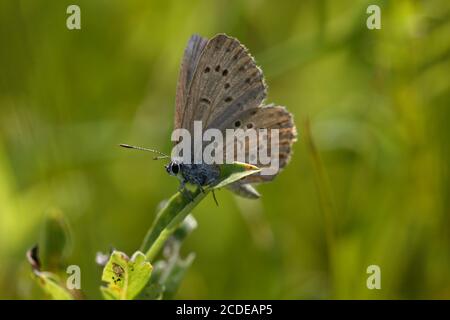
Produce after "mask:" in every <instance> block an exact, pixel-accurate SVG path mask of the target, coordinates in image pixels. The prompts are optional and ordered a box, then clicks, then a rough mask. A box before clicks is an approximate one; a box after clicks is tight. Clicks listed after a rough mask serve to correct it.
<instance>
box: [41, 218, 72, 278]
mask: <svg viewBox="0 0 450 320" xmlns="http://www.w3.org/2000/svg"><path fill="white" fill-rule="evenodd" d="M41 249H42V250H41V259H42V263H43V266H44V269H45V270H50V271H61V270H62V269H63V265H64V261H65V259H66V257H67V256H68V254H69V252H70V249H71V233H70V229H69V226H68V224H67V221H66V220H65V217H64V215H63V214H62V212H61V211H59V210H56V209H52V210H50V211H48V212H47V213H46V217H45V222H44V229H43V234H42V246H41Z"/></svg>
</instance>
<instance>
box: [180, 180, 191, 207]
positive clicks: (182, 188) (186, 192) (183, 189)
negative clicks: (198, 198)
mask: <svg viewBox="0 0 450 320" xmlns="http://www.w3.org/2000/svg"><path fill="white" fill-rule="evenodd" d="M185 184H186V181H185V180H182V181H181V182H180V186H179V187H178V191H179V192H180V193H181V194H182V195H184V196H185V197H186V198H188V199H189V200H190V201H191V202H192V201H194V199H193V198H192V195H191V193H190V192H189V190H188V189H186V186H185Z"/></svg>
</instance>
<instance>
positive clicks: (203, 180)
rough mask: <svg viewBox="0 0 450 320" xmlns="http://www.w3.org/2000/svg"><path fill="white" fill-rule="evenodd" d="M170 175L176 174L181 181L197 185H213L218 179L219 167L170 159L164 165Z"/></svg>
mask: <svg viewBox="0 0 450 320" xmlns="http://www.w3.org/2000/svg"><path fill="white" fill-rule="evenodd" d="M166 170H167V172H168V173H169V174H170V175H174V176H177V177H178V178H179V179H180V180H181V181H182V183H190V184H194V185H199V186H209V185H213V184H214V183H215V182H217V181H218V178H219V175H220V169H219V167H218V166H217V165H214V164H204V163H202V164H186V163H182V162H180V161H177V160H172V161H171V162H170V163H169V165H167V166H166Z"/></svg>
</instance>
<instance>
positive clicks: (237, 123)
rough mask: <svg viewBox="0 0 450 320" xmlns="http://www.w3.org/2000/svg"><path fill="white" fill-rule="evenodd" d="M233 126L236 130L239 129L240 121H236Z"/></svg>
mask: <svg viewBox="0 0 450 320" xmlns="http://www.w3.org/2000/svg"><path fill="white" fill-rule="evenodd" d="M234 126H235V127H236V128H239V127H240V126H241V121H240V120H236V121H235V122H234Z"/></svg>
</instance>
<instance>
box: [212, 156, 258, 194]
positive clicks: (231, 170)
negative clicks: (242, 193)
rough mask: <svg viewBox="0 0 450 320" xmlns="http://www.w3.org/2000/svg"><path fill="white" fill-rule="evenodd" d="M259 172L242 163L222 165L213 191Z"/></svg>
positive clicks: (254, 167) (255, 168)
mask: <svg viewBox="0 0 450 320" xmlns="http://www.w3.org/2000/svg"><path fill="white" fill-rule="evenodd" d="M259 171H261V169H259V168H258V167H256V166H254V165H251V164H248V163H243V162H234V163H231V164H222V165H221V166H220V182H219V183H218V184H216V185H214V186H213V189H219V188H223V187H225V186H226V185H228V184H230V183H233V182H236V181H238V180H240V179H242V178H244V177H246V176H249V175H251V174H254V173H257V172H259Z"/></svg>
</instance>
